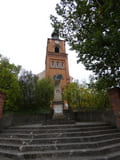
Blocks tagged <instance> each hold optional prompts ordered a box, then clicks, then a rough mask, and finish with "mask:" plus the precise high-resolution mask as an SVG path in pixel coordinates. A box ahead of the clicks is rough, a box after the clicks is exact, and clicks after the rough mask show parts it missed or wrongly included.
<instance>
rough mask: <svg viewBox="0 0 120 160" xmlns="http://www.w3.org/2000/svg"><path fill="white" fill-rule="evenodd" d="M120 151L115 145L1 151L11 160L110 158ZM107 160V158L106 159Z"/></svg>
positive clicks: (0, 150)
mask: <svg viewBox="0 0 120 160" xmlns="http://www.w3.org/2000/svg"><path fill="white" fill-rule="evenodd" d="M119 150H120V144H115V145H109V146H105V147H99V148H86V149H70V150H69V149H67V150H50V151H30V152H24V153H23V152H17V151H12V150H7V151H6V150H3V149H0V154H1V155H3V156H4V155H7V156H8V157H10V158H12V157H13V158H17V157H18V158H19V159H20V158H21V159H24V158H25V160H27V159H31V158H32V159H35V158H43V157H51V158H52V157H57V156H58V157H61V158H62V157H66V156H68V157H72V156H81V157H83V158H84V157H86V155H87V156H89V157H91V158H94V157H96V155H97V156H101V155H102V156H104V157H105V158H106V157H110V153H111V152H113V151H114V155H115V153H116V152H118V151H119ZM119 156H120V154H119ZM106 159H107V158H106Z"/></svg>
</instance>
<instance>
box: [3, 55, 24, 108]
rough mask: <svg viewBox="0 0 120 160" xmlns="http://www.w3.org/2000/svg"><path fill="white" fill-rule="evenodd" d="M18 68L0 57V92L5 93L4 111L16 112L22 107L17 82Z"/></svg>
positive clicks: (20, 93)
mask: <svg viewBox="0 0 120 160" xmlns="http://www.w3.org/2000/svg"><path fill="white" fill-rule="evenodd" d="M20 68H21V67H20V66H15V65H14V64H11V63H10V62H9V60H8V59H7V58H5V57H2V56H0V90H4V91H5V92H6V103H5V107H4V110H5V111H17V110H18V108H20V107H21V105H22V104H21V102H22V98H23V97H22V92H21V89H20V86H19V82H18V74H19V71H20Z"/></svg>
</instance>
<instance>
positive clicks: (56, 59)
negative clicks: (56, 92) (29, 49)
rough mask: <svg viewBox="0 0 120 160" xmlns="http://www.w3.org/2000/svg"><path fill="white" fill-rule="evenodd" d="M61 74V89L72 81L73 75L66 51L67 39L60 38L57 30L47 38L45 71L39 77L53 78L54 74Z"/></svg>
mask: <svg viewBox="0 0 120 160" xmlns="http://www.w3.org/2000/svg"><path fill="white" fill-rule="evenodd" d="M56 74H61V75H62V76H63V80H61V89H62V91H63V90H64V88H65V87H66V86H67V85H68V84H69V83H70V82H72V77H70V75H69V66H68V54H67V53H66V46H65V41H64V40H60V39H59V35H58V34H56V33H55V32H53V33H52V35H51V38H48V40H47V49H46V60H45V71H43V72H41V73H39V74H38V75H37V76H38V77H39V79H42V78H45V77H46V78H51V79H53V77H54V75H56Z"/></svg>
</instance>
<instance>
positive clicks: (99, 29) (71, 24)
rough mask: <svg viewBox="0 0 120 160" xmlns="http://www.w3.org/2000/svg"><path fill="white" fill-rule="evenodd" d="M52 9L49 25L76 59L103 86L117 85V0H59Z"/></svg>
mask: <svg viewBox="0 0 120 160" xmlns="http://www.w3.org/2000/svg"><path fill="white" fill-rule="evenodd" d="M56 12H57V14H58V17H55V16H53V15H51V21H52V26H53V27H54V28H55V30H57V31H58V30H59V33H60V36H61V37H63V38H65V40H67V41H68V42H69V44H70V46H71V49H73V50H76V51H77V53H78V62H82V63H83V64H84V65H85V67H86V69H88V70H92V71H93V72H94V73H95V74H96V77H98V79H99V78H101V77H102V79H103V80H104V82H105V83H106V85H107V87H111V86H116V85H119V84H120V45H119V44H120V1H119V0H109V1H108V0H106V1H103V0H90V1H89V0H61V1H60V3H59V4H57V5H56Z"/></svg>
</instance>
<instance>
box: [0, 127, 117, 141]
mask: <svg viewBox="0 0 120 160" xmlns="http://www.w3.org/2000/svg"><path fill="white" fill-rule="evenodd" d="M62 131H63V130H62ZM62 131H61V132H52V133H36V132H35V131H31V132H29V133H18V132H16V133H14V132H13V133H2V134H1V135H0V137H6V138H34V139H35V138H48V137H49V138H52V137H64V136H68V137H69V136H88V134H89V135H99V134H101V135H102V134H107V133H108V134H109V133H119V131H118V130H117V129H104V130H95V131H94V130H93V131H77V130H76V131H71V132H70V131H69V132H68V131H66V132H65V131H64V132H62Z"/></svg>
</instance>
